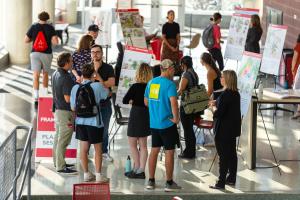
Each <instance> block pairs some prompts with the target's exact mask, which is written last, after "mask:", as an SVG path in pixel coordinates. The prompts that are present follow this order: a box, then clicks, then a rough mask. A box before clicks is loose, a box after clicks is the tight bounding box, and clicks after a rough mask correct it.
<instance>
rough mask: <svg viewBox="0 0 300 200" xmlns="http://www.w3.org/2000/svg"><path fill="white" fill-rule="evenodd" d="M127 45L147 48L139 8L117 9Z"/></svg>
mask: <svg viewBox="0 0 300 200" xmlns="http://www.w3.org/2000/svg"><path fill="white" fill-rule="evenodd" d="M117 12H118V16H119V20H120V23H121V27H122V32H123V37H124V40H125V43H126V45H128V46H133V47H138V48H147V43H146V39H145V31H144V28H143V23H142V20H141V17H140V14H139V10H138V9H120V10H117Z"/></svg>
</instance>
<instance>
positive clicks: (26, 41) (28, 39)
mask: <svg viewBox="0 0 300 200" xmlns="http://www.w3.org/2000/svg"><path fill="white" fill-rule="evenodd" d="M24 42H25V43H30V42H31V38H30V37H28V36H27V35H25V38H24Z"/></svg>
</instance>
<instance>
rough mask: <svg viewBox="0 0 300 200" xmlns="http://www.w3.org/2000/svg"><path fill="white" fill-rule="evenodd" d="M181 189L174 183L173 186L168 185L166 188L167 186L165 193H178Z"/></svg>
mask: <svg viewBox="0 0 300 200" xmlns="http://www.w3.org/2000/svg"><path fill="white" fill-rule="evenodd" d="M180 189H181V187H180V186H179V185H177V183H175V182H174V181H173V183H172V184H169V183H166V186H165V192H174V191H177V190H180Z"/></svg>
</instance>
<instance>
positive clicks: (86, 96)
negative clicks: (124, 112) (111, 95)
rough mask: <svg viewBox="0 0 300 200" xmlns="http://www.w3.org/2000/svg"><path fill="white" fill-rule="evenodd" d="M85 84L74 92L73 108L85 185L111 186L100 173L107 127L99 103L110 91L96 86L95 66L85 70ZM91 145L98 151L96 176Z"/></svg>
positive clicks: (86, 65) (88, 66) (83, 67)
mask: <svg viewBox="0 0 300 200" xmlns="http://www.w3.org/2000/svg"><path fill="white" fill-rule="evenodd" d="M81 70H82V76H83V82H82V83H81V84H80V85H78V84H77V85H75V86H74V87H73V88H72V91H71V108H72V110H73V111H75V113H76V120H75V124H76V139H78V140H80V160H81V166H82V169H83V171H84V175H83V179H84V181H85V182H89V181H93V180H95V179H96V182H108V179H107V178H106V177H105V176H104V175H103V174H102V173H101V168H102V141H103V131H104V124H103V121H102V115H101V112H100V107H101V106H100V101H101V100H104V99H106V98H107V95H108V92H109V91H108V89H106V88H104V86H103V84H102V83H99V82H93V81H94V79H95V69H94V66H93V65H92V64H85V65H83V66H82V69H81ZM90 144H93V145H94V148H95V174H96V176H95V175H94V174H93V173H91V172H89V170H88V151H89V146H90Z"/></svg>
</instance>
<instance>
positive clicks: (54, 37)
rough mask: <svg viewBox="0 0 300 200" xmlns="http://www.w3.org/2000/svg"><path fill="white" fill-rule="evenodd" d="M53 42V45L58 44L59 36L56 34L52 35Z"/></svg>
mask: <svg viewBox="0 0 300 200" xmlns="http://www.w3.org/2000/svg"><path fill="white" fill-rule="evenodd" d="M51 43H52V45H57V44H58V38H57V36H56V35H54V36H52V38H51Z"/></svg>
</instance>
